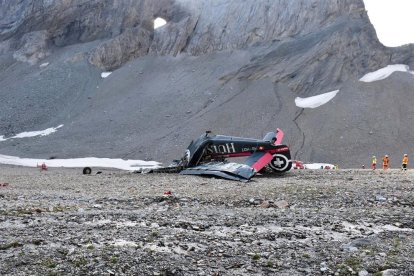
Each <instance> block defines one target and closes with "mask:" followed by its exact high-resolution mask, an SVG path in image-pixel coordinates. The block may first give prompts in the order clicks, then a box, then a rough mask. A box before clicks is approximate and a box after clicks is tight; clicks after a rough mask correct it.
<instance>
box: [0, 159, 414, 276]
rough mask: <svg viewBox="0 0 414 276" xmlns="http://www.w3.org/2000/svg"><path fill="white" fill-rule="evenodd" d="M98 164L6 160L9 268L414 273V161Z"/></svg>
mask: <svg viewBox="0 0 414 276" xmlns="http://www.w3.org/2000/svg"><path fill="white" fill-rule="evenodd" d="M96 171H97V170H96V169H94V172H93V173H96ZM101 172H102V173H100V174H92V175H90V176H84V175H82V174H81V170H80V169H54V168H52V169H49V170H48V171H47V172H42V173H40V172H39V170H37V169H35V168H20V167H12V166H0V183H2V184H4V183H8V185H2V186H1V187H0V231H1V234H0V274H1V275H62V274H64V275H67V274H70V275H85V274H88V275H352V274H353V275H358V274H359V275H413V273H414V261H413V260H414V239H413V234H414V221H413V205H414V194H413V190H414V185H413V181H414V172H412V171H408V172H406V173H402V172H400V171H399V170H390V171H388V172H386V173H384V172H382V171H375V172H372V171H370V170H338V171H309V170H306V171H294V172H291V173H289V174H286V175H285V176H283V177H256V178H254V181H251V182H249V183H239V182H232V181H226V180H221V179H212V178H203V177H193V176H181V175H176V174H147V175H142V174H134V173H128V172H123V171H115V170H101ZM168 191H170V192H171V195H170V196H168V195H164V193H165V192H168ZM380 272H383V273H382V274H380Z"/></svg>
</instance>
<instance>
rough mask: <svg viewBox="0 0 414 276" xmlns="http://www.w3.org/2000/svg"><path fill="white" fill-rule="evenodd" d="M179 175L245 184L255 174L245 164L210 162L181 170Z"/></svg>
mask: <svg viewBox="0 0 414 276" xmlns="http://www.w3.org/2000/svg"><path fill="white" fill-rule="evenodd" d="M180 174H189V175H210V176H218V177H222V178H225V179H229V180H238V181H242V182H247V181H249V180H250V178H252V177H253V176H254V175H255V174H256V171H255V170H254V169H253V168H252V167H250V166H247V165H245V164H238V163H226V162H210V163H207V164H203V165H199V166H195V167H190V168H186V169H184V170H182V171H181V172H180Z"/></svg>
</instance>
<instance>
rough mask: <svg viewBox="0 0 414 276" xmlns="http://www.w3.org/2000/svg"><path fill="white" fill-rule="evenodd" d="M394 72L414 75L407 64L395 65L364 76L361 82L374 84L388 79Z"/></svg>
mask: <svg viewBox="0 0 414 276" xmlns="http://www.w3.org/2000/svg"><path fill="white" fill-rule="evenodd" d="M394 72H407V73H411V74H414V71H410V67H409V66H408V65H405V64H393V65H388V66H387V67H384V68H381V69H379V70H377V71H374V72H371V73H368V74H366V75H364V76H363V77H362V78H360V79H359V81H362V82H374V81H378V80H383V79H386V78H388V77H389V76H390V75H391V74H392V73H394Z"/></svg>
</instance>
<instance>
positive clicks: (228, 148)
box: [209, 143, 236, 154]
mask: <svg viewBox="0 0 414 276" xmlns="http://www.w3.org/2000/svg"><path fill="white" fill-rule="evenodd" d="M209 151H211V152H212V153H219V154H227V153H236V148H235V147H234V143H226V144H223V145H210V146H209Z"/></svg>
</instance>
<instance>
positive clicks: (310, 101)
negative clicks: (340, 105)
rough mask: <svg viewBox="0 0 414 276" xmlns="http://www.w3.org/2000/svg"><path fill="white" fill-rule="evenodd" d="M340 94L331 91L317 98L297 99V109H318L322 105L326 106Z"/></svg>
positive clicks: (336, 91)
mask: <svg viewBox="0 0 414 276" xmlns="http://www.w3.org/2000/svg"><path fill="white" fill-rule="evenodd" d="M338 92H339V90H335V91H331V92H328V93H324V94H320V95H317V96H312V97H308V98H300V97H296V98H295V104H296V106H297V107H300V108H317V107H319V106H321V105H324V104H326V103H327V102H329V101H330V100H332V99H333V98H334V97H335V96H336V94H337V93H338Z"/></svg>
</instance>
